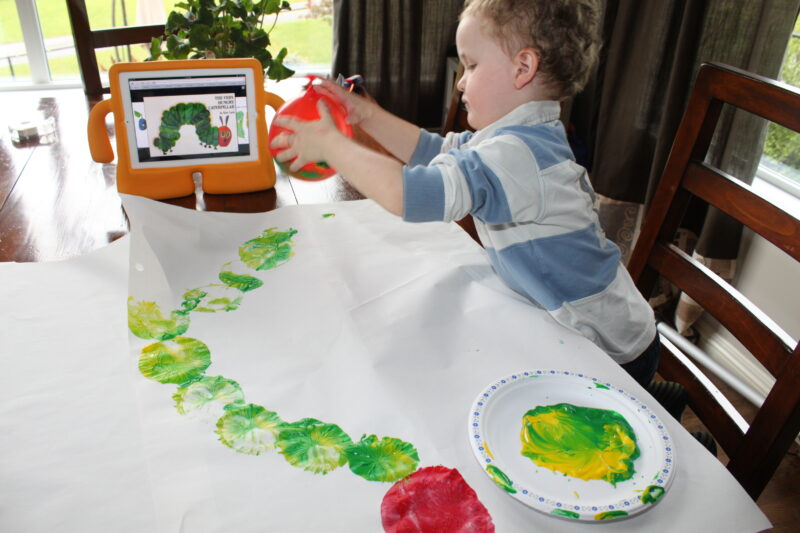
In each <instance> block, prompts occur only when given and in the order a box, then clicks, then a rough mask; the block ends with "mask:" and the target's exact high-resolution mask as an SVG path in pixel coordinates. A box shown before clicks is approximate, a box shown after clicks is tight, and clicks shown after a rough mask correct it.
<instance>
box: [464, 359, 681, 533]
mask: <svg viewBox="0 0 800 533" xmlns="http://www.w3.org/2000/svg"><path fill="white" fill-rule="evenodd" d="M539 376H547V377H551V376H569V377H572V378H578V379H585V380H587V382H588V384H590V385H597V384H599V385H602V386H605V387H608V392H610V393H613V394H620V395H622V396H623V397H624V398H625V399H626V400H627V401H630V402H632V403H633V404H634V405H633V408H634V409H635V410H637V411H643V414H644V417H645V419H649V420H651V421H654V422H656V421H657V422H658V424H657V426H656V431H657V433H658V435H659V436H660V437H661V439H662V440H663V441H665V443H666V444H665V447H664V453H665V457H664V462H663V464H662V465H661V467H660V468H659V472H658V473H657V474H656V475H655V476H654V478H653V480H652V482H651V483H652V484H657V485H660V486H666V484H667V482H668V481H669V480H670V477H671V476H672V475H673V474H674V464H673V455H674V454H673V449H672V445H671V444H670V443H671V438H670V436H669V434H668V433H667V430H666V428H665V427H664V424H663V423H661V420H659V419H658V416H656V415H655V414H654V413H653V412H652V411H650V408H649V407H647V406H646V405H645V404H643V403H642V402H641V401H640V400H638V399H637V398H636V396H632V395H629V394H628V393H627V392H625V390H624V389H621V388H618V387H614V386H613V385H611V383H605V382H603V381H601V380H599V379H597V378H595V377H590V376H586V375H585V374H583V373H576V372H569V371H567V370H530V371H523V372H517V373H516V374H511V375H510V376H506V377H504V378H502V379H499V380H497V381H495V382H494V383H492V384H491V385H489V386H488V387H487V388H486V389H485V390H484V391H483V392H482V393H481V395H480V396H479V401H476V402H475V403H474V404H473V408H472V410H471V411H472V414H471V416H470V426H469V429H470V436H471V437H472V438H471V439H470V441H471V442H472V447H473V449H474V451H475V452H476V453H477V454H478V455H480V457H481V458H482V459H483V463H484V464H485V465H488V464H492V463H494V461H493V460H492V458H491V457H489V455H488V453H487V450H486V447H485V446H484V445H483V439H482V438H481V426H480V416H481V414H482V412H483V410H484V408H485V407H486V406H487V405H488V400H489V399H490V398H491V397H492V396H494V395H495V394H497V393H498V392H500V391H501V390H503V389H504V388H505V386H506V385H514V384H515V383H517V380H518V379H521V378H536V377H539ZM600 390H602V389H598V391H600ZM485 471H486V470H485V467H484V472H485ZM510 481H511V485H512V486H513V487H514V488H515V489H516V490H517V492H516V494H509V495H510V496H512V497H517V499H520V500H522V499H523V497H524V498H525V499H530V501H531V505H533V506H534V507H535V508H537V509H539V510H540V511H544V512H546V513H547V512H550V511H552V510H556V509H569V510H572V511H575V512H577V513H579V514H580V515H581V518H580V519H581V520H594V516H595V515H597V514H598V513H602V512H605V511H614V510H618V509H620V508H627V510H628V511H631V516H632V515H634V514H638V511H641V510H643V509H642V508H647V504H642V503H640V496H639V495H638V494H637V495H636V496H634V497H632V498H623V499H621V500H618V501H616V502H614V503H610V504H607V505H575V504H574V503H566V502H562V501H558V500H555V499H552V498H548V497H546V496H541V495H539V494H537V493H536V492H535V491H533V490H531V489H530V488H529V487H522V486H520V485H519V484H517V483H515V482H514V480H510ZM639 492H641V491H639ZM517 495H520V496H517ZM634 505H635V506H636V507H637V508H638V509H631V507H632V506H634ZM543 507H545V508H544V509H543ZM553 516H555V515H553Z"/></svg>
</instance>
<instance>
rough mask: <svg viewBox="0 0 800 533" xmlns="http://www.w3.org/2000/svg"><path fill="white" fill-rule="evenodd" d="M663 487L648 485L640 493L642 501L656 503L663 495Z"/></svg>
mask: <svg viewBox="0 0 800 533" xmlns="http://www.w3.org/2000/svg"><path fill="white" fill-rule="evenodd" d="M664 492H665V490H664V487H662V486H660V485H649V486H648V487H647V488H646V489H644V492H643V493H642V503H656V502H657V501H658V500H660V499H661V497H662V496H663V495H664Z"/></svg>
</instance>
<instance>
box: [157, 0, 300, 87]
mask: <svg viewBox="0 0 800 533" xmlns="http://www.w3.org/2000/svg"><path fill="white" fill-rule="evenodd" d="M175 8H176V10H175V11H172V12H170V14H169V16H168V17H167V22H166V25H165V28H164V36H163V37H154V38H153V40H152V41H151V43H150V57H149V58H148V60H151V61H154V60H156V59H158V58H159V57H161V56H164V57H165V58H166V59H187V58H189V59H203V58H205V59H215V58H226V57H254V58H256V59H258V60H259V61H260V62H261V65H262V66H263V67H264V73H265V75H266V76H267V77H269V79H272V80H275V81H280V80H282V79H285V78H288V77H289V76H291V75H292V74H294V71H293V70H292V69H290V68H288V67H286V66H285V65H284V64H283V60H284V58H285V57H286V48H281V50H280V51H279V52H278V54H277V55H274V56H273V55H272V54H271V53H270V51H269V46H270V40H269V33H270V31H272V28H274V27H275V23H276V22H277V20H278V14H279V13H280V12H281V11H288V10H290V9H291V7H290V6H289V2H287V1H286V0H183V1H181V2H178V3H176V4H175ZM271 15H274V19H273V20H272V25H271V27H270V29H269V30H265V29H264V19H265V18H267V16H271ZM164 42H166V48H165V49H162V44H163V43H164Z"/></svg>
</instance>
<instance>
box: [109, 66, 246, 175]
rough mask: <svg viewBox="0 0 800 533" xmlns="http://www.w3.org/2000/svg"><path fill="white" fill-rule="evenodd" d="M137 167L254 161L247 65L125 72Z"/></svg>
mask: <svg viewBox="0 0 800 533" xmlns="http://www.w3.org/2000/svg"><path fill="white" fill-rule="evenodd" d="M120 85H121V89H122V93H123V95H122V96H123V104H124V109H125V122H126V127H127V130H128V142H129V145H130V147H129V148H130V155H131V167H132V168H153V167H171V166H185V165H191V164H215V163H231V162H244V161H255V160H256V159H258V153H257V152H258V145H257V142H256V141H255V139H252V138H251V132H253V136H254V135H255V131H256V128H255V127H254V125H255V112H254V104H255V97H254V92H253V81H252V72H251V71H248V70H247V69H197V70H184V71H152V72H144V71H142V72H127V73H123V74H121V75H120Z"/></svg>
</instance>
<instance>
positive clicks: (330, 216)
mask: <svg viewBox="0 0 800 533" xmlns="http://www.w3.org/2000/svg"><path fill="white" fill-rule="evenodd" d="M335 216H336V213H322V218H333V217H335Z"/></svg>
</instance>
